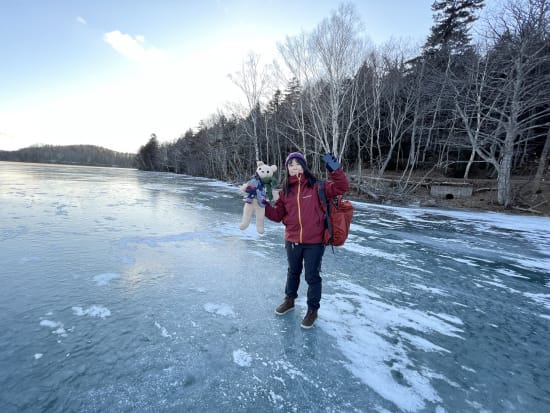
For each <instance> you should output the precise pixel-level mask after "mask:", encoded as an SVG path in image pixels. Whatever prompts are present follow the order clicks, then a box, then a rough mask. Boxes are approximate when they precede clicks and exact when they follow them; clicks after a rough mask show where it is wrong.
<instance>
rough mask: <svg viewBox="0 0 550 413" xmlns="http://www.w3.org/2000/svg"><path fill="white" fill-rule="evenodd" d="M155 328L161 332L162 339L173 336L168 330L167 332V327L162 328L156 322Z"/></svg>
mask: <svg viewBox="0 0 550 413" xmlns="http://www.w3.org/2000/svg"><path fill="white" fill-rule="evenodd" d="M155 327H157V328H158V329H159V330H160V334H161V336H162V337H167V338H171V337H172V336H171V335H170V334H169V333H168V330H166V328H165V327H163V326H161V325H160V324H159V323H158V322H156V321H155Z"/></svg>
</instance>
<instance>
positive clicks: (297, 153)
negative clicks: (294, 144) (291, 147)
mask: <svg viewBox="0 0 550 413" xmlns="http://www.w3.org/2000/svg"><path fill="white" fill-rule="evenodd" d="M294 158H297V159H301V160H302V162H303V163H304V165H307V161H306V158H305V157H304V155H302V154H301V153H300V152H292V153H291V154H289V155H288V156H287V157H286V161H285V166H288V163H289V162H290V161H291V160H292V159H294Z"/></svg>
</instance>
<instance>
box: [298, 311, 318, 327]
mask: <svg viewBox="0 0 550 413" xmlns="http://www.w3.org/2000/svg"><path fill="white" fill-rule="evenodd" d="M315 320H317V310H310V309H309V308H308V310H307V313H306V315H305V317H304V319H303V320H302V325H301V326H302V328H311V327H313V323H315Z"/></svg>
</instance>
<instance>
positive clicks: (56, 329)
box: [40, 320, 67, 337]
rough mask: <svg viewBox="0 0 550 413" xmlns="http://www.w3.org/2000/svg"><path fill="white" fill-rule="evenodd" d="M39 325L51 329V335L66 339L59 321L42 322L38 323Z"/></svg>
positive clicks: (65, 333)
mask: <svg viewBox="0 0 550 413" xmlns="http://www.w3.org/2000/svg"><path fill="white" fill-rule="evenodd" d="M40 325H41V326H43V327H48V328H51V329H52V333H53V334H57V335H60V336H62V337H67V331H65V328H64V327H63V323H61V322H59V321H51V320H42V321H40Z"/></svg>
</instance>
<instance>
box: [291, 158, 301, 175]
mask: <svg viewBox="0 0 550 413" xmlns="http://www.w3.org/2000/svg"><path fill="white" fill-rule="evenodd" d="M303 173H304V168H302V165H300V163H299V162H298V161H297V160H296V159H291V160H290V162H289V163H288V174H289V175H290V176H296V175H298V174H303Z"/></svg>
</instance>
